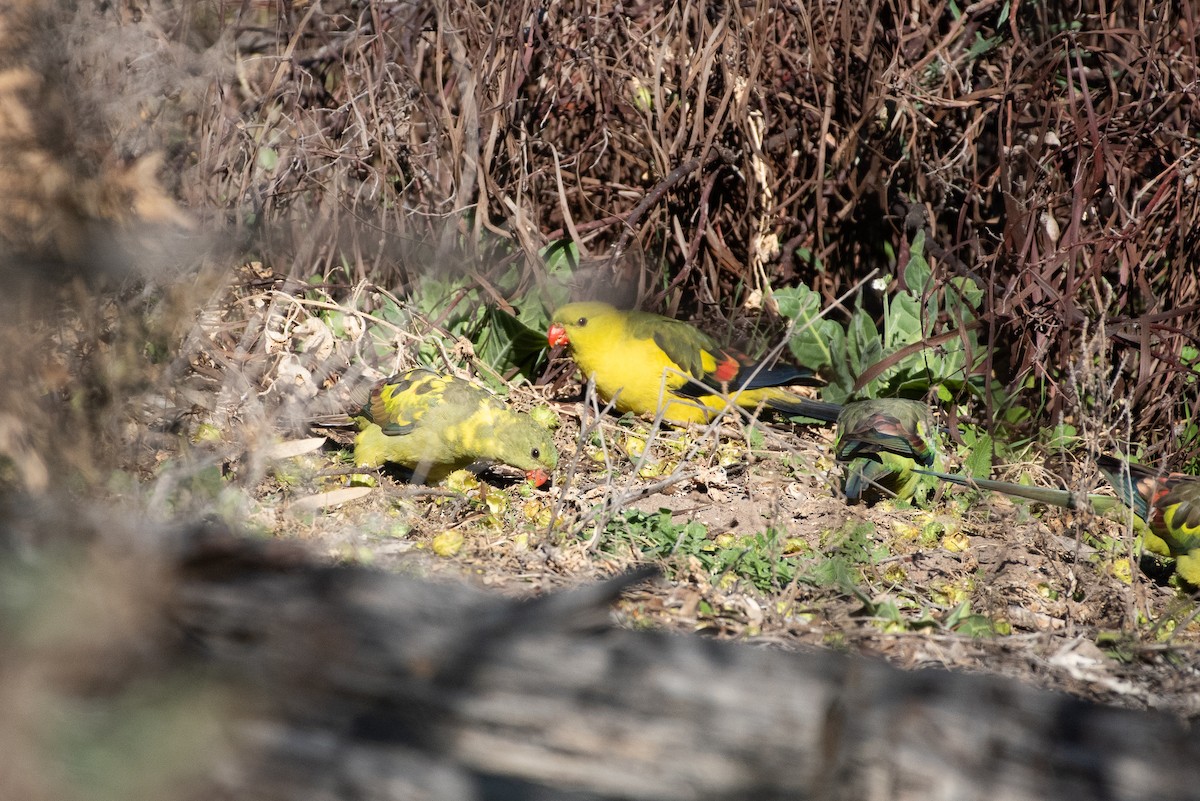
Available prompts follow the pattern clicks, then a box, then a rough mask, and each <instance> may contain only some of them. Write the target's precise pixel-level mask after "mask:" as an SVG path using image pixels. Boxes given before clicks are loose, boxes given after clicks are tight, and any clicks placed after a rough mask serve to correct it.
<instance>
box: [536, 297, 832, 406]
mask: <svg viewBox="0 0 1200 801" xmlns="http://www.w3.org/2000/svg"><path fill="white" fill-rule="evenodd" d="M547 340H548V341H549V343H550V345H551V346H552V347H553V346H557V345H566V346H567V348H568V349H569V350H570V353H571V355H572V357H574V359H575V363H576V364H578V365H579V369H580V371H582V372H583V375H584V376H585V377H586V378H591V379H594V380H595V382H596V392H597V393H598V394H599V395H600V397H601V398H602V399H603V400H604V401H605V402H606V403H607V402H610V401H612V402H613V405H614V408H616V410H617V411H619V412H633V413H635V414H643V415H655V414H657V413H658V412H659V410H660V409H661V410H662V415H663V419H664V420H668V421H670V422H672V423H705V422H708V421H710V420H712V419H713V418H714V417H715V416H716V415H717V414H719V413H720V412H722V411H724V410H725V408H726V407H727V405H728V404H727V402H726V399H725V397H723V395H728V396H729V397H730V398H731V399H732V400H733V402H734V403H735V404H736V405H737V406H741V407H743V408H746V409H756V408H758V407H760V406H765V407H767V408H768V409H773V410H775V411H778V412H783V413H784V414H789V415H798V416H804V417H811V418H814V419H817V420H822V421H825V422H830V423H832V422H834V421H835V420H837V415H838V412H840V411H841V407H840V406H838V405H837V404H832V403H822V402H820V401H813V400H808V399H806V398H801V397H799V396H797V395H794V394H792V393H791V392H788V391H787V390H786V389H783V388H782V387H783V386H785V385H792V384H809V385H815V384H819V383H821V382H820V381H819V380H818V379H816V378H815V377H814V376H813V374H812V373H811V372H810V371H807V370H802V369H800V368H797V367H791V366H788V365H779V366H776V367H765V366H763V365H762V364H761V363H759V364H756V363H754V362H753V361H751V360H750V359H749V358H747V357H746V356H744V355H742V354H739V353H736V352H735V351H732V350H729V349H727V348H723V347H721V346H720V345H718V344H717V342H716V341H715V340H714V339H713V338H712V337H710V336H708V335H707V334H705V333H703V332H702V331H700V330H699V329H697V328H696V327H695V326H693V325H690V324H689V323H685V322H683V321H681V320H672V319H671V318H669V317H663V316H661V315H658V314H651V313H649V312H641V311H621V310H618V309H616V308H614V307H613V306H610V305H608V304H607V303H598V302H586V303H570V304H567V305H566V306H563V307H562V308H560V309H558V311H556V312H555V313H554V316H553V318H552V319H551V321H550V329H549V331H548V332H547Z"/></svg>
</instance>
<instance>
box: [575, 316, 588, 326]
mask: <svg viewBox="0 0 1200 801" xmlns="http://www.w3.org/2000/svg"><path fill="white" fill-rule="evenodd" d="M575 325H577V326H579V327H580V328H583V327H584V326H585V325H587V318H586V317H580V318H579V319H578V320H576V321H575Z"/></svg>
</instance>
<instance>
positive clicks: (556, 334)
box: [546, 323, 571, 348]
mask: <svg viewBox="0 0 1200 801" xmlns="http://www.w3.org/2000/svg"><path fill="white" fill-rule="evenodd" d="M546 340H547V341H548V342H549V343H550V347H552V348H556V347H558V346H559V345H567V344H570V342H571V340H570V339H568V338H567V329H565V328H563V327H562V325H561V324H560V323H553V324H551V326H550V330H549V331H547V332H546Z"/></svg>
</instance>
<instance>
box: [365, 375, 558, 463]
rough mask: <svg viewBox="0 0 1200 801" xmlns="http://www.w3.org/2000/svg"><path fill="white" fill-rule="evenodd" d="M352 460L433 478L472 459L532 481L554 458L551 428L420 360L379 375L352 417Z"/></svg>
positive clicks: (555, 457)
mask: <svg viewBox="0 0 1200 801" xmlns="http://www.w3.org/2000/svg"><path fill="white" fill-rule="evenodd" d="M355 420H356V422H357V423H358V424H359V427H360V428H361V430H360V431H359V434H358V436H357V437H356V438H355V440H354V463H355V464H356V465H358V466H359V467H379V466H381V465H383V464H384V463H385V462H392V463H395V464H399V465H401V466H403V467H407V468H409V469H411V470H412V471H413V477H414V479H415V480H418V481H420V480H424V481H428V482H430V483H436V482H439V481H441V480H442V479H444V478H445V477H446V476H447V475H449V474H450V473H452V472H454V471H455V470H459V469H462V468H464V467H467V466H468V465H470V464H472V463H474V462H480V461H486V462H502V463H504V464H507V465H511V466H513V467H516V468H519V469H521V470H524V471H525V476H526V478H528V479H529V481H530V482H531V483H532V484H534V485H535V486H541V485H542V484H544V483H546V481H547V480H548V479H549V475H550V472H551V471H553V470H554V468H555V467H556V466H557V465H558V451H557V450H556V449H555V447H554V441H553V439H552V438H551V436H550V432H549V431H548V430H546V429H545V428H543V427H542V426H540V425H538V423H536V422H535V421H534V420H533V419H532V418H531V417H530V416H529V415H527V414H520V413H518V412H516V411H514V410H513V409H511V408H509V407H508V405H506V404H505V403H504V402H503V401H501V400H500V399H499V398H497V397H496V396H495V395H493V394H492V393H490V392H488V391H487V390H486V389H484V388H483V387H481V386H479V385H477V384H474V383H472V382H470V381H466V380H464V379H461V378H455V377H453V376H445V375H440V374H438V373H435V372H433V371H432V370H427V369H423V368H418V369H415V370H409V371H407V372H404V373H400V374H398V375H394V376H392V377H391V378H388V379H385V380H383V381H380V382H379V383H378V384H376V385H375V386H374V387H373V388H372V389H371V396H370V399H369V400H368V401H367V403H366V405H364V406H363V408H362V410H361V411H359V413H358V415H357V416H356V417H355Z"/></svg>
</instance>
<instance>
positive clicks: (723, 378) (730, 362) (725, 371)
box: [712, 353, 742, 384]
mask: <svg viewBox="0 0 1200 801" xmlns="http://www.w3.org/2000/svg"><path fill="white" fill-rule="evenodd" d="M721 355H722V356H724V357H725V360H724V361H722V362H720V363H719V364H718V365H717V369H715V370H713V371H712V377H713V378H714V379H715V380H717V381H719V382H720V383H722V384H727V383H729V382H730V381H732V380H733V379H734V378H736V377H737V374H738V373H739V372H741V370H742V363H741V362H739V361H738V360H737V359H735V358H733V357H732V356H730V355H729V354H728V353H722V354H721Z"/></svg>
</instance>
